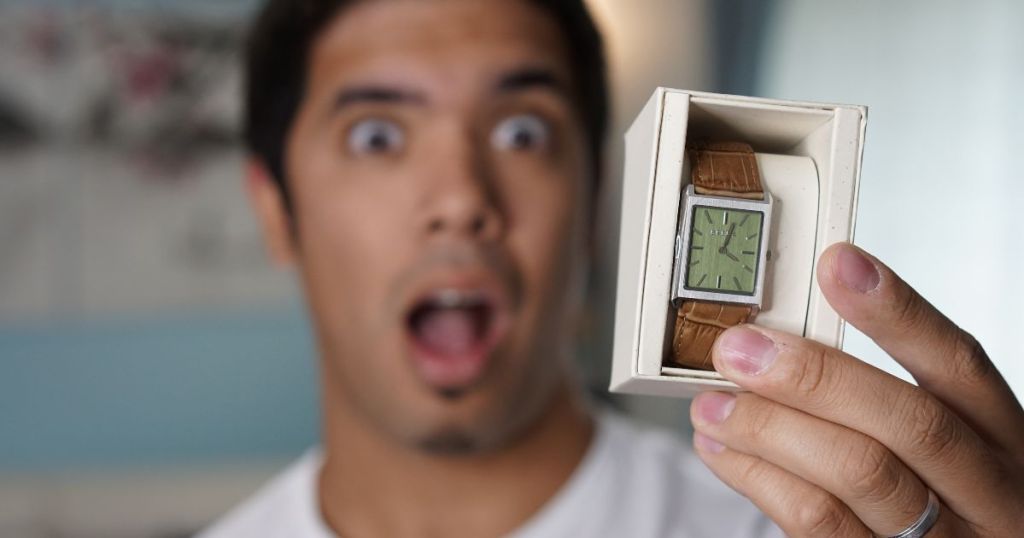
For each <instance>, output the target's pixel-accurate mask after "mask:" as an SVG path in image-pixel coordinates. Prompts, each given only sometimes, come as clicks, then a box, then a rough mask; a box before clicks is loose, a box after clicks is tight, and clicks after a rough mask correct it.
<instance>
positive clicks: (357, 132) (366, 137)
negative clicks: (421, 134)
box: [348, 118, 405, 155]
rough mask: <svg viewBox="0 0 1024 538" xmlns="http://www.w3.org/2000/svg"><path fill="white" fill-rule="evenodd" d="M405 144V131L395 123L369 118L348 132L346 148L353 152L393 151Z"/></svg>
mask: <svg viewBox="0 0 1024 538" xmlns="http://www.w3.org/2000/svg"><path fill="white" fill-rule="evenodd" d="M404 145H405V132H404V131H403V130H402V127H401V126H399V125H398V124H397V123H395V122H393V121H389V120H384V119H379V118H369V119H365V120H362V121H360V122H358V123H356V124H355V125H354V126H353V127H352V128H351V129H350V130H349V132H348V149H349V151H351V152H352V153H354V154H357V155H359V154H373V153H393V152H396V151H399V150H401V149H402V146H404Z"/></svg>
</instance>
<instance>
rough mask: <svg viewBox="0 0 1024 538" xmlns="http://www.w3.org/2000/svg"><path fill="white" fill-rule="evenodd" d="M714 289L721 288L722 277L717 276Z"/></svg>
mask: <svg viewBox="0 0 1024 538" xmlns="http://www.w3.org/2000/svg"><path fill="white" fill-rule="evenodd" d="M715 287H716V288H721V287H722V275H718V283H717V284H715Z"/></svg>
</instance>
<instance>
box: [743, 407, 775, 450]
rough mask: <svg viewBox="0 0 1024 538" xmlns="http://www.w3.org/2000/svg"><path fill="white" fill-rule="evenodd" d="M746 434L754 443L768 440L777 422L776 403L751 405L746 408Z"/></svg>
mask: <svg viewBox="0 0 1024 538" xmlns="http://www.w3.org/2000/svg"><path fill="white" fill-rule="evenodd" d="M745 415H746V417H747V418H746V432H745V435H746V437H747V438H748V439H750V440H751V441H753V442H754V443H761V442H764V441H767V440H768V439H770V437H771V432H772V428H773V424H774V423H775V422H776V409H775V406H774V405H750V406H747V408H746V413H745Z"/></svg>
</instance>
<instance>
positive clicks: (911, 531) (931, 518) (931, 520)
mask: <svg viewBox="0 0 1024 538" xmlns="http://www.w3.org/2000/svg"><path fill="white" fill-rule="evenodd" d="M938 519H939V498H938V497H936V496H935V492H934V491H932V490H928V506H926V507H925V508H924V513H923V514H921V517H919V518H917V521H915V522H914V523H912V524H911V525H910V526H909V527H907V528H906V529H904V530H903V532H901V533H899V534H893V535H892V536H890V537H889V538H922V537H923V536H924V535H926V534H928V531H930V530H932V527H933V526H934V525H935V522H936V521H937V520H938Z"/></svg>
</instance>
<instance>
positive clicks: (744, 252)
mask: <svg viewBox="0 0 1024 538" xmlns="http://www.w3.org/2000/svg"><path fill="white" fill-rule="evenodd" d="M740 254H746V255H747V256H753V255H754V254H757V253H756V252H754V251H753V250H744V251H743V252H740Z"/></svg>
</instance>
